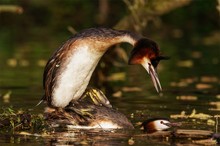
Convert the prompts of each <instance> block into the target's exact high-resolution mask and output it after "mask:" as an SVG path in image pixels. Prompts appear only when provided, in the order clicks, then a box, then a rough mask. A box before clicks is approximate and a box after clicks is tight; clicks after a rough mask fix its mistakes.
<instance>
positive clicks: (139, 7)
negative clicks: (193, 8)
mask: <svg viewBox="0 0 220 146" xmlns="http://www.w3.org/2000/svg"><path fill="white" fill-rule="evenodd" d="M124 2H125V4H126V5H127V6H128V9H129V10H130V13H131V14H130V15H129V16H126V17H124V18H123V19H122V20H121V21H119V23H118V24H117V25H116V26H115V28H116V29H129V30H134V31H136V32H139V33H141V32H142V30H143V29H144V28H146V26H147V23H148V21H151V20H157V18H158V16H160V15H163V14H166V13H168V12H170V11H172V10H174V9H177V8H179V7H183V6H185V5H187V4H189V3H190V2H191V0H175V1H174V0H148V1H146V0H134V1H129V0H124Z"/></svg>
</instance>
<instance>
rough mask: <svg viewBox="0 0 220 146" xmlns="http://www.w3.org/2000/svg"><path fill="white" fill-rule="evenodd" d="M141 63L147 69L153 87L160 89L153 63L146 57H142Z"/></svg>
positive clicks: (158, 90)
mask: <svg viewBox="0 0 220 146" xmlns="http://www.w3.org/2000/svg"><path fill="white" fill-rule="evenodd" d="M141 65H142V66H143V67H144V68H145V69H146V70H147V72H148V74H149V75H150V77H151V79H152V81H153V84H154V87H155V89H156V90H157V92H160V91H162V87H161V84H160V80H159V78H158V75H157V72H156V71H155V69H154V67H153V65H152V64H151V62H150V60H149V59H148V58H146V57H145V58H143V60H142V62H141Z"/></svg>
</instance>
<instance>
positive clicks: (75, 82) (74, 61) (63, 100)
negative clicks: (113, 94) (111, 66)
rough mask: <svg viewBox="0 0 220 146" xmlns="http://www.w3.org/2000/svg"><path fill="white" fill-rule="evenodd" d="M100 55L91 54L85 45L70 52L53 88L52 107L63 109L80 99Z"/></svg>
mask: <svg viewBox="0 0 220 146" xmlns="http://www.w3.org/2000/svg"><path fill="white" fill-rule="evenodd" d="M102 55H103V53H94V52H91V51H90V49H89V48H88V47H87V46H86V45H85V46H80V48H77V50H74V52H72V55H71V57H69V59H68V60H66V62H65V63H66V64H67V66H66V67H64V70H63V73H62V74H61V75H60V77H58V81H57V86H56V87H55V88H54V92H53V94H52V105H53V106H56V107H65V106H67V105H68V104H69V102H70V101H72V100H78V99H79V98H80V97H81V95H82V94H83V92H84V91H85V89H86V87H87V85H88V83H89V80H90V78H91V75H92V73H93V71H94V69H95V67H96V65H97V64H98V62H99V60H100V58H101V56H102ZM65 63H64V64H65Z"/></svg>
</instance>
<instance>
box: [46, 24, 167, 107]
mask: <svg viewBox="0 0 220 146" xmlns="http://www.w3.org/2000/svg"><path fill="white" fill-rule="evenodd" d="M122 42H127V43H129V44H131V45H132V46H134V48H133V50H132V51H131V55H130V58H129V64H141V65H142V66H143V67H144V68H145V69H146V70H147V72H148V73H149V74H150V76H151V79H152V81H153V84H154V86H155V88H156V90H157V92H159V91H161V90H162V88H161V85H160V81H159V79H158V76H157V73H156V71H155V68H156V67H157V65H158V63H159V61H160V60H161V59H165V57H163V56H161V54H160V51H159V47H158V45H157V44H156V42H154V41H152V40H150V39H148V38H145V37H142V36H140V35H137V34H135V33H131V32H129V31H124V30H114V29H109V28H90V29H86V30H83V31H81V32H79V33H77V34H75V35H73V36H72V37H71V38H70V39H69V40H67V41H66V42H65V43H64V44H63V45H62V46H61V47H60V48H59V49H58V50H56V51H55V52H54V54H53V55H52V56H51V58H50V59H49V61H48V62H47V64H46V67H45V70H44V78H43V86H44V89H45V94H44V96H43V100H46V101H47V104H48V105H49V106H50V107H54V108H61V109H62V108H64V107H66V106H68V105H69V104H70V103H71V102H73V103H74V102H77V101H79V99H80V98H81V97H82V95H83V93H84V92H85V90H86V88H87V85H88V84H89V80H90V78H91V75H92V73H93V71H94V69H95V68H96V66H97V64H98V62H99V60H100V59H101V57H102V56H103V55H104V53H105V52H106V51H107V50H108V49H109V47H110V46H112V45H115V44H118V43H122ZM101 98H102V97H101ZM97 101H99V102H101V103H100V104H104V105H109V104H108V100H107V104H106V103H103V100H97ZM104 102H106V100H105V101H104Z"/></svg>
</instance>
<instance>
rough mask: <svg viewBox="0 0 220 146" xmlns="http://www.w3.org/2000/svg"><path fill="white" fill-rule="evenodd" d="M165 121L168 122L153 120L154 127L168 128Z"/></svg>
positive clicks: (157, 128) (158, 128) (159, 128)
mask: <svg viewBox="0 0 220 146" xmlns="http://www.w3.org/2000/svg"><path fill="white" fill-rule="evenodd" d="M166 123H167V124H169V123H170V122H169V121H166V120H156V121H154V126H155V129H156V130H166V129H169V128H170V127H169V126H167V125H166Z"/></svg>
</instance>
